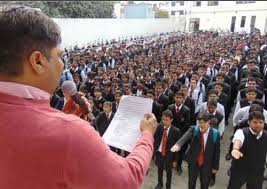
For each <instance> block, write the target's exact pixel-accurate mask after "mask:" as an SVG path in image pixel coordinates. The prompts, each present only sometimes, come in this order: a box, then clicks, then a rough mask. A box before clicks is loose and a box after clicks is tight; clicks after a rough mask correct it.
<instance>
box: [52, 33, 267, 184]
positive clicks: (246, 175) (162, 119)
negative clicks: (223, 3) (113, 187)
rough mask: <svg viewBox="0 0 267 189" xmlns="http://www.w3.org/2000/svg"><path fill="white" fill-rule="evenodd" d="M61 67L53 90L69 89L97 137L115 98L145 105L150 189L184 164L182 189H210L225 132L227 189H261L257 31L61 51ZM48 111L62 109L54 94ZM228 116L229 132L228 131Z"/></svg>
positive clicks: (264, 52) (262, 90)
mask: <svg viewBox="0 0 267 189" xmlns="http://www.w3.org/2000/svg"><path fill="white" fill-rule="evenodd" d="M63 60H64V61H65V65H66V69H65V70H64V72H63V73H62V76H61V84H62V83H63V82H64V81H65V80H73V81H74V82H75V83H76V85H77V90H78V91H79V92H80V93H82V94H83V95H84V96H85V97H86V98H87V99H88V102H89V103H90V104H91V106H92V113H93V115H94V117H95V119H94V120H91V121H92V125H93V126H94V127H95V129H96V130H97V131H98V132H99V134H100V135H101V136H102V135H103V134H104V133H105V131H106V129H107V128H108V126H109V124H110V122H111V120H112V118H113V116H114V114H115V113H116V110H117V109H118V105H119V103H120V99H121V97H122V95H135V96H140V97H144V98H151V99H153V107H152V112H153V113H154V114H155V116H156V118H157V120H158V123H159V126H158V129H157V131H156V133H155V145H154V147H155V148H154V151H155V153H154V157H155V162H156V165H157V166H158V184H157V186H156V189H160V188H162V187H163V178H162V177H163V170H164V169H165V170H166V172H167V183H166V187H167V188H171V180H172V170H173V167H174V168H175V169H176V170H177V171H178V174H179V175H181V174H182V172H183V169H182V163H184V162H183V160H187V161H188V164H189V181H188V188H189V189H194V188H195V187H196V179H197V177H198V175H200V182H201V189H206V188H208V187H209V186H213V185H214V184H215V175H216V173H217V171H218V170H219V161H224V160H220V141H221V140H222V139H223V138H224V132H225V130H226V129H229V128H228V127H232V126H233V127H234V131H235V132H234V133H233V137H232V138H231V139H230V140H231V141H232V142H231V145H230V146H229V153H228V154H227V155H226V160H231V159H232V165H231V168H230V170H229V175H230V176H231V177H230V178H231V179H230V181H229V186H228V188H229V189H238V188H240V187H241V186H242V185H243V184H244V183H247V188H248V189H261V188H262V184H263V180H264V166H265V163H266V150H267V142H266V141H267V132H266V131H264V130H266V129H267V127H266V123H267V112H266V110H265V109H266V107H267V106H266V103H265V101H266V91H267V90H266V89H267V37H266V36H263V35H261V34H260V31H259V30H257V29H256V30H255V31H254V32H253V33H251V34H237V33H232V34H227V35H221V34H218V33H213V32H197V33H180V32H171V33H166V34H160V35H154V36H150V37H146V38H145V37H143V38H142V37H141V38H137V39H132V40H131V41H120V42H112V43H106V44H101V45H99V46H90V47H86V48H78V49H75V50H67V51H66V53H65V56H64V58H63ZM235 104H236V105H235ZM51 106H52V107H54V108H57V109H59V110H63V108H64V95H63V93H62V91H61V89H60V87H59V88H58V90H57V91H56V92H55V93H54V95H53V96H52V98H51ZM231 113H233V125H230V124H229V123H230V122H229V121H230V120H229V115H230V114H231ZM254 136H256V138H255V137H254ZM224 140H229V139H224ZM111 149H112V150H113V151H114V152H116V153H119V154H122V155H123V154H124V155H127V154H128V152H124V153H123V152H122V151H121V150H120V149H116V148H114V147H111ZM233 157H234V158H233Z"/></svg>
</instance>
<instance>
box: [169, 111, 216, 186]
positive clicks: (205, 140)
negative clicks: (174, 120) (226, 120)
mask: <svg viewBox="0 0 267 189" xmlns="http://www.w3.org/2000/svg"><path fill="white" fill-rule="evenodd" d="M197 121H198V125H196V126H193V127H191V128H190V129H189V130H188V131H187V132H186V133H185V134H184V135H183V137H182V138H181V139H180V140H179V141H178V142H177V143H176V144H175V145H174V146H173V147H172V149H171V151H173V152H175V151H179V150H180V149H181V147H182V146H183V145H184V144H185V143H186V142H187V141H189V140H191V143H190V146H189V148H188V150H187V152H186V157H187V160H188V170H189V178H188V189H195V188H196V181H197V177H198V175H200V185H201V189H208V188H209V182H210V176H211V174H212V173H213V174H215V173H217V171H218V169H219V161H220V135H219V132H218V131H217V129H214V128H211V127H210V115H209V114H208V113H206V112H201V113H199V115H198V117H197Z"/></svg>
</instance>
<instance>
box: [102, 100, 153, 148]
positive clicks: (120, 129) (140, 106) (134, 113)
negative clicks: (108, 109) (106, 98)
mask: <svg viewBox="0 0 267 189" xmlns="http://www.w3.org/2000/svg"><path fill="white" fill-rule="evenodd" d="M152 103H153V100H151V99H148V98H143V97H137V96H125V95H124V96H122V98H121V101H120V104H119V107H118V109H117V112H116V114H115V116H114V118H113V119H112V121H111V123H110V125H109V127H108V129H107V130H106V132H105V134H104V135H103V139H104V141H105V143H106V144H108V145H110V146H113V147H116V148H119V149H122V150H125V151H128V152H131V151H132V150H133V148H134V146H135V144H136V142H137V140H138V139H139V138H140V135H141V131H140V122H141V120H142V119H143V118H144V115H145V114H146V113H151V112H152Z"/></svg>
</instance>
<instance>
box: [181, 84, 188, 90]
mask: <svg viewBox="0 0 267 189" xmlns="http://www.w3.org/2000/svg"><path fill="white" fill-rule="evenodd" d="M181 88H187V89H188V88H189V87H188V86H187V85H185V84H183V85H181V87H180V89H181Z"/></svg>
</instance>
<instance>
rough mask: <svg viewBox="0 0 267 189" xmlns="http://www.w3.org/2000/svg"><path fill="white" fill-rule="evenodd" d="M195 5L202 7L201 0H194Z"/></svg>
mask: <svg viewBox="0 0 267 189" xmlns="http://www.w3.org/2000/svg"><path fill="white" fill-rule="evenodd" d="M193 6H194V7H200V6H201V1H194V2H193Z"/></svg>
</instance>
